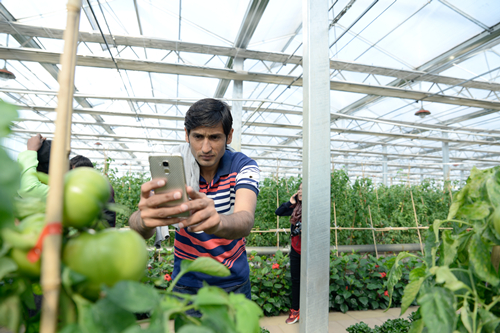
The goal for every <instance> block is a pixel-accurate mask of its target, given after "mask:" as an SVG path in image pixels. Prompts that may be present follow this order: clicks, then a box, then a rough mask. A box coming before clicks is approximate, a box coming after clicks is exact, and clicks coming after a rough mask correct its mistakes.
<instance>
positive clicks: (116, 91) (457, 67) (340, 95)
mask: <svg viewBox="0 0 500 333" xmlns="http://www.w3.org/2000/svg"><path fill="white" fill-rule="evenodd" d="M83 3H84V6H83V10H82V15H81V21H80V33H79V40H80V42H79V45H78V50H77V54H78V59H77V68H76V74H75V88H76V90H75V96H74V103H73V105H74V115H73V126H72V133H73V136H72V144H71V148H72V154H73V155H76V154H81V155H85V156H87V157H89V158H90V159H91V160H93V161H95V162H98V163H102V161H103V160H104V159H105V158H107V157H111V158H113V159H114V160H115V162H114V164H113V166H116V167H117V168H118V169H119V170H120V171H129V170H130V171H148V162H147V157H148V155H149V154H150V153H161V152H163V151H166V150H168V148H169V147H170V146H172V145H175V144H177V143H179V142H183V141H184V137H185V135H184V122H183V119H184V114H185V112H186V111H187V109H188V108H189V106H190V105H191V104H192V103H193V102H194V101H196V100H199V99H202V98H206V97H215V98H221V99H224V100H226V101H227V102H228V103H229V104H231V105H232V104H234V102H236V101H241V102H242V104H243V107H242V108H243V111H242V136H241V140H242V142H241V147H242V151H243V152H244V153H246V154H247V155H249V156H251V157H252V158H254V159H256V160H257V162H258V163H259V165H260V167H261V170H262V172H263V174H265V175H271V174H273V175H276V174H278V175H280V176H283V175H298V174H300V173H301V167H302V102H303V91H302V66H301V62H302V52H303V43H302V42H303V41H302V10H301V5H302V2H301V1H297V0H288V1H283V0H274V1H268V0H249V1H246V0H240V1H229V0H212V1H182V0H179V1H150V0H149V1H148V0H121V1H116V0H115V1H113V0H109V1H106V0H96V1H84V2H83ZM0 14H1V15H0V44H1V45H0V57H1V58H2V59H5V68H6V69H7V70H8V71H11V72H12V73H14V75H15V76H16V78H15V79H14V80H5V81H2V82H1V84H0V98H1V99H3V100H6V101H9V102H11V103H14V104H17V105H18V106H19V110H20V119H19V120H18V121H16V123H15V126H14V127H13V133H12V135H11V136H10V138H9V139H5V140H4V141H3V143H2V144H3V145H4V146H5V147H7V148H9V150H10V151H11V152H12V154H13V155H14V156H15V155H16V154H17V153H18V152H21V151H23V150H25V149H26V141H27V139H28V138H29V137H30V136H32V135H34V134H36V133H41V134H42V135H43V136H46V137H48V138H51V137H52V136H53V132H54V120H55V117H56V113H55V112H54V111H55V108H56V106H57V92H58V89H59V85H58V82H57V74H58V72H59V70H60V64H59V63H60V57H61V54H62V51H63V45H64V43H63V40H62V37H63V31H64V28H65V25H66V1H65V0H46V1H43V3H42V2H40V1H35V0H3V1H2V2H1V3H0ZM329 18H330V30H329V31H330V37H329V45H330V49H329V50H330V80H331V83H330V88H331V90H330V110H331V156H332V168H340V167H344V166H346V167H347V168H348V170H349V175H351V176H358V175H359V176H361V175H363V176H369V177H378V179H379V180H380V179H382V178H381V177H382V174H384V170H386V172H385V174H386V175H387V176H388V177H390V178H391V179H392V178H394V177H395V178H398V177H399V178H401V177H402V176H401V173H404V175H405V176H404V177H408V176H407V175H406V173H407V172H410V173H411V177H412V178H415V179H418V180H420V179H421V177H424V176H425V177H430V178H437V179H442V178H443V172H445V173H446V170H447V168H449V175H450V178H451V179H460V178H462V179H463V178H464V177H465V176H467V175H468V172H469V171H470V169H471V168H472V167H473V166H477V167H480V168H484V167H489V166H493V165H496V164H497V163H498V162H499V161H500V159H499V156H500V141H498V137H499V136H500V129H498V128H499V127H500V126H499V125H500V117H499V116H498V114H497V113H498V111H499V110H500V101H499V94H500V80H499V77H500V46H499V45H498V44H499V43H500V11H499V10H498V3H497V2H496V1H494V0H476V1H469V0H455V1H453V2H452V1H450V0H434V1H428V0H414V1H402V0H399V1H398V0H380V1H379V0H331V1H330V8H329ZM243 59H244V60H243ZM235 80H236V81H243V93H242V96H241V97H239V95H238V94H237V91H236V89H235V91H233V83H234V81H235ZM235 96H236V97H235ZM422 110H423V111H422ZM416 113H417V115H416ZM419 115H420V117H419ZM444 155H446V156H444ZM384 164H385V165H386V166H387V169H384ZM443 169H445V170H444V171H443ZM401 170H402V172H401ZM386 181H387V179H386ZM395 181H396V179H395Z"/></svg>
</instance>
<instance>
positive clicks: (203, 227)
mask: <svg viewBox="0 0 500 333" xmlns="http://www.w3.org/2000/svg"><path fill="white" fill-rule="evenodd" d="M219 219H220V218H219V216H218V215H213V216H211V217H210V218H208V219H206V220H205V221H203V222H202V223H199V224H196V225H194V226H191V227H188V231H189V232H198V231H205V232H209V233H210V231H211V229H213V228H214V227H216V226H217V225H218V224H219V223H220V220H219ZM182 223H184V222H182Z"/></svg>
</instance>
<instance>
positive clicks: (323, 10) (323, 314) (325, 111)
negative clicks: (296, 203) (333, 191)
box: [300, 0, 330, 333]
mask: <svg viewBox="0 0 500 333" xmlns="http://www.w3.org/2000/svg"><path fill="white" fill-rule="evenodd" d="M302 22H303V27H304V32H303V43H304V52H303V56H304V58H303V59H304V63H303V70H304V81H303V87H304V88H303V93H304V115H303V117H304V121H303V124H304V127H303V128H304V136H303V141H304V145H303V147H304V148H303V157H302V158H303V160H302V163H303V170H304V174H303V179H304V183H303V189H304V195H303V198H304V199H303V200H304V201H303V210H302V212H303V214H302V220H303V225H304V227H303V228H302V252H301V254H302V257H301V273H300V281H301V282H300V312H301V313H300V332H311V333H312V332H314V333H317V332H328V307H329V299H328V295H329V260H330V259H329V257H330V179H329V178H330V82H329V73H330V71H329V58H328V0H303V1H302Z"/></svg>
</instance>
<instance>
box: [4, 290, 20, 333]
mask: <svg viewBox="0 0 500 333" xmlns="http://www.w3.org/2000/svg"><path fill="white" fill-rule="evenodd" d="M21 316H22V314H21V300H20V299H19V296H17V295H13V296H10V297H7V298H4V299H2V302H0V327H2V326H3V327H7V328H8V329H9V330H11V331H12V332H18V331H19V325H20V324H21Z"/></svg>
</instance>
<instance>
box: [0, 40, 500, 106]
mask: <svg viewBox="0 0 500 333" xmlns="http://www.w3.org/2000/svg"><path fill="white" fill-rule="evenodd" d="M60 57H61V54H60V53H55V52H49V51H44V50H26V49H17V48H6V47H0V58H2V59H8V60H18V61H34V62H46V63H53V64H58V63H59V60H60ZM115 61H116V63H117V65H118V68H120V69H126V70H135V71H146V72H155V73H168V74H179V75H190V76H198V77H208V78H220V79H229V80H242V81H253V82H263V83H271V84H277V85H288V86H290V85H292V86H302V79H297V78H296V77H294V76H291V75H279V74H265V73H255V72H243V71H242V72H239V71H235V70H232V69H219V68H210V67H199V66H190V65H181V64H167V63H162V62H154V61H144V60H131V59H115ZM77 66H86V67H97V68H116V67H115V63H114V62H113V61H112V59H110V58H106V57H96V56H78V57H77ZM330 89H331V90H338V91H346V92H354V93H361V94H373V95H379V96H385V97H395V98H403V99H411V100H423V99H425V100H426V101H429V102H436V103H444V104H452V105H464V106H470V107H478V108H490V109H495V110H500V102H498V101H490V100H480V99H473V98H464V97H457V96H452V95H440V94H432V93H429V92H426V91H417V90H405V89H402V88H395V87H389V86H375V85H369V84H363V83H351V82H344V81H336V80H331V81H330Z"/></svg>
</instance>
